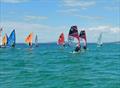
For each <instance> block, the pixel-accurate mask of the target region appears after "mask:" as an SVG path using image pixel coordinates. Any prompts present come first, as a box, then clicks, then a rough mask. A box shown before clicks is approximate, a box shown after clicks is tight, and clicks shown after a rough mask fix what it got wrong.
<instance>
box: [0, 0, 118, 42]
mask: <svg viewBox="0 0 120 88" xmlns="http://www.w3.org/2000/svg"><path fill="white" fill-rule="evenodd" d="M119 6H120V0H0V27H3V29H4V31H3V34H2V35H4V33H8V35H9V34H10V32H11V31H12V29H16V34H17V42H24V39H25V37H26V36H27V35H28V34H29V33H30V32H33V33H34V35H36V34H37V35H38V36H39V42H55V41H57V39H58V37H59V35H60V33H61V32H64V34H65V38H66V40H67V35H68V31H69V29H70V27H71V26H72V25H77V26H78V29H79V30H82V29H84V30H86V32H87V41H88V42H96V41H97V38H98V36H99V34H100V33H101V32H103V42H111V41H120V26H119V25H120V21H119V19H120V7H119Z"/></svg>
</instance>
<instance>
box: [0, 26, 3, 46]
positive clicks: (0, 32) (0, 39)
mask: <svg viewBox="0 0 120 88" xmlns="http://www.w3.org/2000/svg"><path fill="white" fill-rule="evenodd" d="M2 30H3V29H2V28H0V47H1V46H2Z"/></svg>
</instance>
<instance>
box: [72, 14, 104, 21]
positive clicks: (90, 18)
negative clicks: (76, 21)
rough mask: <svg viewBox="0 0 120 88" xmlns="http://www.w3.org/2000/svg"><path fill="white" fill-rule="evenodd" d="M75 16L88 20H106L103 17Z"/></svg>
mask: <svg viewBox="0 0 120 88" xmlns="http://www.w3.org/2000/svg"><path fill="white" fill-rule="evenodd" d="M74 16H76V17H79V18H83V19H88V20H99V19H103V18H104V17H102V16H88V15H77V14H75V15H74Z"/></svg>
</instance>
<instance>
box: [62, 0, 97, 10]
mask: <svg viewBox="0 0 120 88" xmlns="http://www.w3.org/2000/svg"><path fill="white" fill-rule="evenodd" d="M95 4H96V3H95V2H94V1H82V0H63V5H64V6H67V7H80V8H82V9H85V8H88V7H90V6H93V5H95Z"/></svg>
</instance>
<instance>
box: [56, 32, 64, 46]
mask: <svg viewBox="0 0 120 88" xmlns="http://www.w3.org/2000/svg"><path fill="white" fill-rule="evenodd" d="M58 44H59V45H64V44H65V38H64V34H63V33H61V35H60V36H59V39H58Z"/></svg>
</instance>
